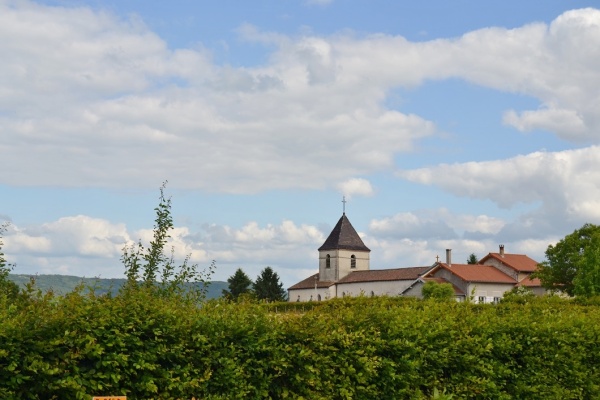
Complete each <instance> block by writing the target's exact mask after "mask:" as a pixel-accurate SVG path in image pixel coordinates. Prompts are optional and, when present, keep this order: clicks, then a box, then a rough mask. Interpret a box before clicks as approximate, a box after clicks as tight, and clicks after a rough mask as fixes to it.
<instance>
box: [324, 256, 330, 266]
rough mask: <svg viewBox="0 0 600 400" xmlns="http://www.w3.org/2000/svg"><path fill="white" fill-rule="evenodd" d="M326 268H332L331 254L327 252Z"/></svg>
mask: <svg viewBox="0 0 600 400" xmlns="http://www.w3.org/2000/svg"><path fill="white" fill-rule="evenodd" d="M325 268H331V256H330V255H329V254H327V258H325Z"/></svg>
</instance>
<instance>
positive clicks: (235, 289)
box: [223, 268, 253, 300]
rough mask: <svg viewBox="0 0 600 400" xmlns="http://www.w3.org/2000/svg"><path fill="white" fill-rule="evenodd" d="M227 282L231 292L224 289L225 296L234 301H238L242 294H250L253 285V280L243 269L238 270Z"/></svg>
mask: <svg viewBox="0 0 600 400" xmlns="http://www.w3.org/2000/svg"><path fill="white" fill-rule="evenodd" d="M227 282H228V283H229V290H225V289H223V296H225V297H226V298H228V299H232V300H237V299H238V297H240V295H242V294H245V293H250V292H251V288H252V284H253V283H252V279H250V277H249V276H248V275H246V273H245V272H244V271H243V270H242V269H241V268H238V269H237V270H236V271H235V273H234V274H233V275H232V276H230V277H229V278H228V279H227Z"/></svg>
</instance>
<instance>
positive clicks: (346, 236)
mask: <svg viewBox="0 0 600 400" xmlns="http://www.w3.org/2000/svg"><path fill="white" fill-rule="evenodd" d="M322 250H356V251H369V252H370V251H371V250H370V249H369V248H368V247H367V246H365V244H364V243H363V241H362V239H361V238H360V236H359V235H358V233H357V232H356V230H355V229H354V227H353V226H352V224H351V223H350V220H349V219H348V217H347V216H346V213H345V212H344V213H343V214H342V216H341V218H340V219H339V221H338V222H337V224H336V225H335V227H334V228H333V230H332V231H331V233H330V234H329V236H328V237H327V239H326V240H325V243H323V245H322V246H321V247H319V251H322Z"/></svg>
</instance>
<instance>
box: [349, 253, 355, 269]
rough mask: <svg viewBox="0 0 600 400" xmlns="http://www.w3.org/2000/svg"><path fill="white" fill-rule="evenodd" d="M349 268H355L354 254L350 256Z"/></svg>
mask: <svg viewBox="0 0 600 400" xmlns="http://www.w3.org/2000/svg"><path fill="white" fill-rule="evenodd" d="M350 268H356V256H355V255H354V254H352V255H351V256H350Z"/></svg>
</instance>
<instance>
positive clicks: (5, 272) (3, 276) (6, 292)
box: [0, 222, 19, 299]
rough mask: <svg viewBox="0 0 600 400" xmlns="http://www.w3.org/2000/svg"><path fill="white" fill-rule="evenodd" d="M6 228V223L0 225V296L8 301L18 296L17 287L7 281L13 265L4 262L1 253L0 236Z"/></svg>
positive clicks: (0, 242)
mask: <svg viewBox="0 0 600 400" xmlns="http://www.w3.org/2000/svg"><path fill="white" fill-rule="evenodd" d="M7 228H8V222H5V223H3V224H1V225H0V296H6V297H7V298H8V299H15V298H16V297H17V295H18V294H19V286H17V284H16V283H14V282H13V281H11V280H10V279H9V277H8V276H9V274H10V271H11V270H12V269H13V267H14V265H13V264H9V263H7V262H6V258H5V257H4V253H3V252H2V246H3V245H4V243H3V242H2V236H3V235H4V233H5V232H6V229H7Z"/></svg>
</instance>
